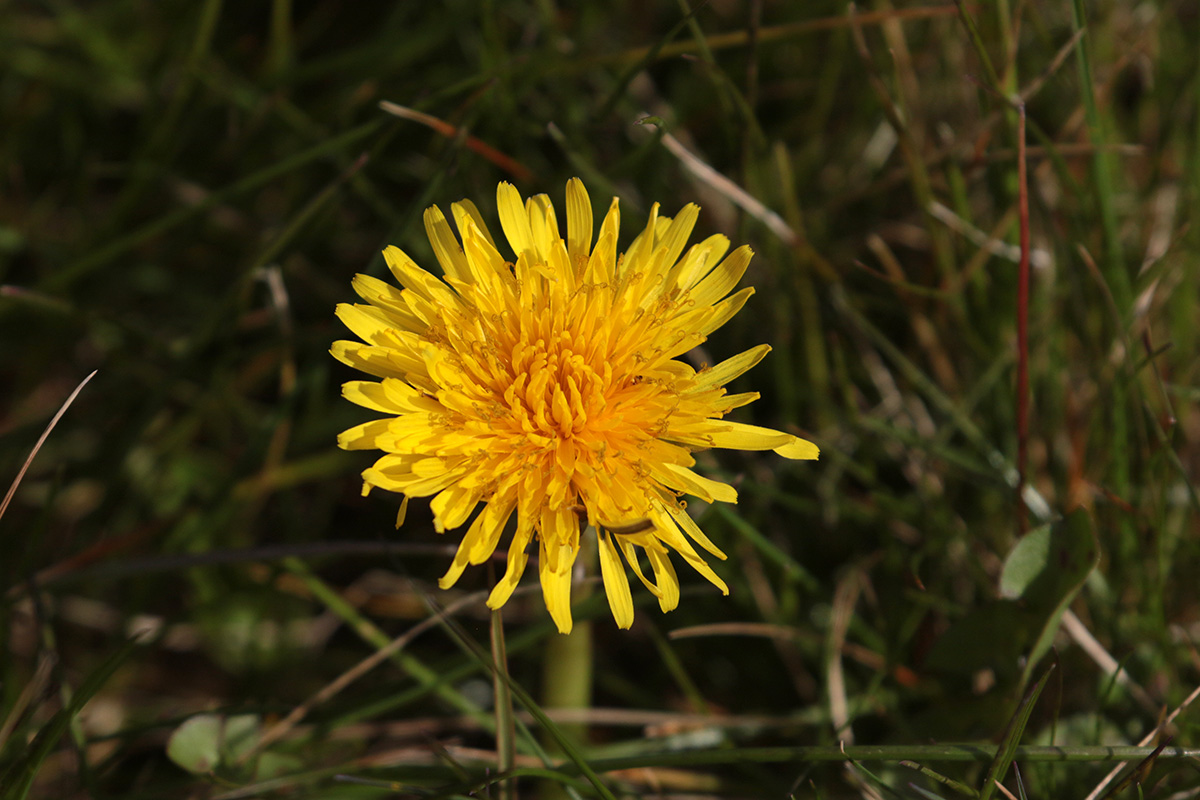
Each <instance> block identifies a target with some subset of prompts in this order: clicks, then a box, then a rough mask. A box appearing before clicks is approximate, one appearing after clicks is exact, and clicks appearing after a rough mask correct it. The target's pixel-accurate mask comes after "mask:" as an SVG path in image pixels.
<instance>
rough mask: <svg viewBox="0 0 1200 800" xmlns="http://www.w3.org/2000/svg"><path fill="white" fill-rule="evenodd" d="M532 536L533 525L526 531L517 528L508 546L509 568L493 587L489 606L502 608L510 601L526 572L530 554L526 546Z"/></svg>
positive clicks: (489, 596)
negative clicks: (526, 550)
mask: <svg viewBox="0 0 1200 800" xmlns="http://www.w3.org/2000/svg"><path fill="white" fill-rule="evenodd" d="M532 537H533V527H532V526H530V527H528V528H527V529H526V530H525V531H524V532H522V530H521V528H520V527H518V528H517V533H516V535H515V536H513V541H512V544H511V545H509V547H508V569H507V570H505V572H504V577H503V578H501V579H500V581H499V582H498V583H497V584H496V585H495V586H494V587H492V592H491V594H489V595H488V599H487V607H488V608H491V609H497V608H500V607H501V606H502V605H504V604H505V603H507V602H508V598H510V597H512V593H513V590H514V589H516V588H517V584H518V583H519V582H520V581H521V575H523V574H524V573H525V565H526V564H527V563H529V555H528V554H527V553H526V552H525V548H526V547H527V546H528V545H529V540H530V539H531V538H532Z"/></svg>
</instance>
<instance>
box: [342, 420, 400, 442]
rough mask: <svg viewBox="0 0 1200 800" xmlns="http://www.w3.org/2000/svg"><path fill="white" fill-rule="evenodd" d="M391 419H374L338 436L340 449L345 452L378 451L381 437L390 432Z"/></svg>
mask: <svg viewBox="0 0 1200 800" xmlns="http://www.w3.org/2000/svg"><path fill="white" fill-rule="evenodd" d="M391 422H392V421H391V420H390V419H373V420H371V421H370V422H364V423H363V424H361V425H355V426H354V427H353V428H350V429H349V430H345V431H342V432H341V433H339V434H338V442H337V443H338V447H340V448H342V449H343V450H373V449H377V448H378V447H379V445H378V444H377V442H378V440H379V437H380V436H382V435H384V434H386V433H387V432H388V426H389V425H390V424H391Z"/></svg>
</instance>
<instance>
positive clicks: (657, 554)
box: [646, 548, 679, 612]
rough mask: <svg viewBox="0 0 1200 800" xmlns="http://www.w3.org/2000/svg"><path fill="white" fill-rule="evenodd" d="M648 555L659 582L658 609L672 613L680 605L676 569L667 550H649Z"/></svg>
mask: <svg viewBox="0 0 1200 800" xmlns="http://www.w3.org/2000/svg"><path fill="white" fill-rule="evenodd" d="M646 555H647V556H649V557H650V565H651V566H652V567H654V577H655V579H656V580H657V582H658V591H659V595H658V607H659V608H661V609H662V610H663V611H664V612H667V611H671V610H672V609H674V608H675V606H677V605H679V578H678V577H677V576H676V575H675V567H673V566H671V557H670V556H668V555H667V552H666V551H665V550H661V551H660V550H658V549H656V548H648V549H647V550H646Z"/></svg>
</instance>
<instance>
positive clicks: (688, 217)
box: [656, 203, 700, 266]
mask: <svg viewBox="0 0 1200 800" xmlns="http://www.w3.org/2000/svg"><path fill="white" fill-rule="evenodd" d="M699 216H700V206H698V205H696V204H695V203H688V204H687V205H686V206H684V207H683V208H682V209H680V211H679V213H678V214H676V215H675V219H673V220H671V224H670V226H669V227H668V228H667V230H666V231H665V232H664V233H663V235H662V236H661V237H660V241H658V242H657V243H656V244H657V247H665V248H666V250H667V256H666V262H667V265H668V266H672V265H674V264H675V262H676V261H678V260H679V254H680V253H682V252H683V248H684V246H685V245H687V240H688V239H689V238H690V237H691V235H692V229H693V228H695V227H696V220H697V218H699Z"/></svg>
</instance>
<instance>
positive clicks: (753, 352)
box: [696, 344, 771, 386]
mask: <svg viewBox="0 0 1200 800" xmlns="http://www.w3.org/2000/svg"><path fill="white" fill-rule="evenodd" d="M769 352H771V346H770V345H765V344H760V345H759V346H758V347H752V348H750V349H749V350H747V351H746V352H744V353H740V354H738V355H736V356H734V357H733V358H728V359H726V360H724V361H722V362H721V363H720V364H717V365H716V366H715V367H713V368H712V369H706V370H702V371H701V372H699V373H698V374H697V375H696V385H697V386H724V385H725V384H727V383H729V382H730V381H731V380H733V379H734V378H736V377H738V376H739V375H742V374H744V373H745V372H747V371H749V370H751V369H753V368H754V366H755V365H756V364H758V362H760V361H762V360H763V359H764V358H766V355H767V353H769Z"/></svg>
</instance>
